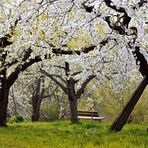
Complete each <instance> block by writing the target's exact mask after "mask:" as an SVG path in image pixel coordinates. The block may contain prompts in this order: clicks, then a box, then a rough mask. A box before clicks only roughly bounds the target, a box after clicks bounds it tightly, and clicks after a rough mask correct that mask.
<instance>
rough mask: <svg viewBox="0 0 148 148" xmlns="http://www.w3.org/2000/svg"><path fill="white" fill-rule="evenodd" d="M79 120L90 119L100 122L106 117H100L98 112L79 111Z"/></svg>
mask: <svg viewBox="0 0 148 148" xmlns="http://www.w3.org/2000/svg"><path fill="white" fill-rule="evenodd" d="M77 116H78V119H89V120H97V121H100V122H101V120H103V119H105V117H100V116H99V114H98V112H96V111H94V112H91V111H77Z"/></svg>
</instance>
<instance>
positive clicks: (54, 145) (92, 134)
mask: <svg viewBox="0 0 148 148" xmlns="http://www.w3.org/2000/svg"><path fill="white" fill-rule="evenodd" d="M109 126H110V124H107V123H98V122H93V121H83V122H81V123H80V124H77V125H74V124H70V123H69V122H68V121H57V122H48V123H30V122H27V123H26V122H24V123H19V124H9V126H8V127H7V128H2V127H1V128H0V148H148V133H147V132H146V129H147V127H148V125H146V124H145V125H132V124H131V125H126V126H125V127H124V128H123V130H122V131H121V132H118V133H114V132H110V131H108V128H109Z"/></svg>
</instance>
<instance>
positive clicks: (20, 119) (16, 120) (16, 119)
mask: <svg viewBox="0 0 148 148" xmlns="http://www.w3.org/2000/svg"><path fill="white" fill-rule="evenodd" d="M23 121H24V118H23V117H22V116H20V115H14V116H12V117H11V118H10V120H9V122H10V123H20V122H23Z"/></svg>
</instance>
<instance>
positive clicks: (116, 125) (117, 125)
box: [110, 76, 148, 132]
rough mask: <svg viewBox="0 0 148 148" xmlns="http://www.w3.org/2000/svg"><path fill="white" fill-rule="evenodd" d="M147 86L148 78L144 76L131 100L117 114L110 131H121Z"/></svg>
mask: <svg viewBox="0 0 148 148" xmlns="http://www.w3.org/2000/svg"><path fill="white" fill-rule="evenodd" d="M147 84H148V78H147V77H146V76H145V77H144V78H143V80H142V82H141V83H140V84H139V86H138V88H137V89H136V91H135V92H134V94H133V95H132V97H131V99H130V100H129V102H128V103H127V105H126V106H125V108H124V109H123V111H122V112H121V113H120V114H119V116H118V117H117V118H116V119H115V121H114V122H113V124H112V125H111V127H110V130H111V131H115V132H117V131H121V129H122V127H123V126H124V124H125V123H126V121H127V119H128V117H129V115H130V114H131V112H132V110H133V109H134V107H135V105H136V103H137V102H138V100H139V98H140V96H141V95H142V93H143V91H144V89H145V87H146V86H147Z"/></svg>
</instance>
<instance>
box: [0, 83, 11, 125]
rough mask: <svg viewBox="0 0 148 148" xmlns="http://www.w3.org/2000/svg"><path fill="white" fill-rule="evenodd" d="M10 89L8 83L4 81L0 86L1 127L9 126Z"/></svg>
mask: <svg viewBox="0 0 148 148" xmlns="http://www.w3.org/2000/svg"><path fill="white" fill-rule="evenodd" d="M9 90H10V87H9V86H8V85H7V83H6V81H3V82H2V83H1V86H0V126H7V124H6V121H7V105H8V96H9Z"/></svg>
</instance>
